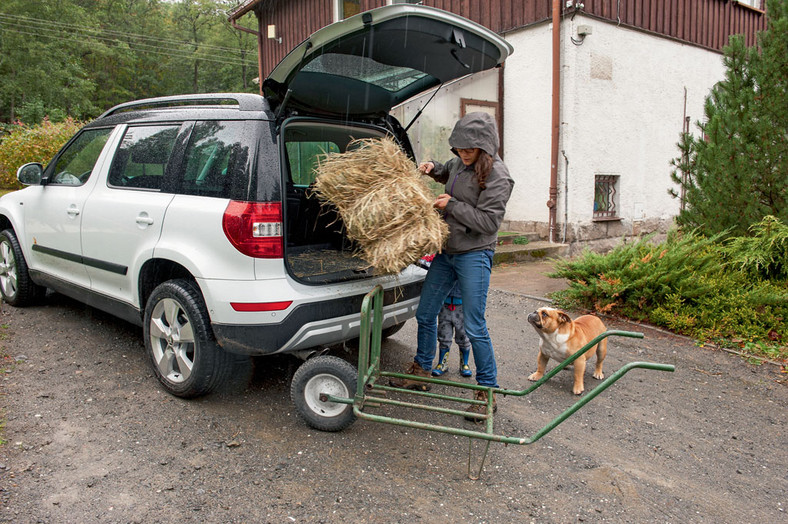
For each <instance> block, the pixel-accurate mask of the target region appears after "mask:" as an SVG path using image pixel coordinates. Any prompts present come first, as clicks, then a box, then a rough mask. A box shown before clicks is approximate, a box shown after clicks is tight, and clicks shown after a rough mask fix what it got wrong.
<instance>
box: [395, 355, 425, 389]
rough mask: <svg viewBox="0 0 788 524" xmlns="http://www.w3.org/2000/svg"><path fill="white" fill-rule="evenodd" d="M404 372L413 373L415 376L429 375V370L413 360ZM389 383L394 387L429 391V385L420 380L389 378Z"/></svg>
mask: <svg viewBox="0 0 788 524" xmlns="http://www.w3.org/2000/svg"><path fill="white" fill-rule="evenodd" d="M405 373H407V374H408V375H415V376H417V377H429V376H430V372H429V371H427V370H425V369H423V368H422V367H421V366H419V365H418V364H416V363H415V362H411V363H410V366H409V367H408V369H406V370H405ZM389 385H391V386H394V387H395V388H404V389H417V390H419V391H429V390H430V387H431V386H430V385H429V384H428V383H426V382H420V381H418V380H410V379H407V378H392V379H390V380H389Z"/></svg>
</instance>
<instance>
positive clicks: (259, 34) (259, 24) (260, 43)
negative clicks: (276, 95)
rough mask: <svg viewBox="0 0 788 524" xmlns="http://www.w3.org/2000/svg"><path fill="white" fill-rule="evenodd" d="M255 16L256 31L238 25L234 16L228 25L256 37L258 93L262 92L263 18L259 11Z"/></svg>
mask: <svg viewBox="0 0 788 524" xmlns="http://www.w3.org/2000/svg"><path fill="white" fill-rule="evenodd" d="M255 14H256V15H257V16H256V17H255V18H257V31H255V30H254V29H249V28H248V27H244V26H242V25H238V24H237V23H236V19H235V18H230V25H232V26H233V27H234V28H236V29H238V30H239V31H243V32H244V33H250V34H253V35H255V36H256V37H257V79H258V82H257V85H258V86H259V89H260V94H261V95H262V94H263V18H262V17H261V16H260V15H259V13H255Z"/></svg>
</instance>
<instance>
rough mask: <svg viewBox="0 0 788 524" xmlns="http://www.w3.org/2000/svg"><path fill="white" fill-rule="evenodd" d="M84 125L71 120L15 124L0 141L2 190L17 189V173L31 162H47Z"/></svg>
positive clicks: (0, 185) (0, 180) (0, 181)
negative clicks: (22, 166)
mask: <svg viewBox="0 0 788 524" xmlns="http://www.w3.org/2000/svg"><path fill="white" fill-rule="evenodd" d="M82 125H83V124H82V123H81V122H78V121H76V120H74V119H72V118H67V119H66V120H64V121H63V122H59V123H57V124H54V123H52V122H50V121H49V120H48V119H44V121H43V122H41V123H40V124H38V125H35V126H28V125H25V124H21V123H19V124H16V125H14V126H11V129H10V130H9V133H8V134H7V135H5V136H3V137H2V141H1V142H0V187H2V188H7V189H8V188H10V189H18V188H19V183H18V182H17V180H16V170H17V169H18V168H19V166H21V165H23V164H26V163H28V162H41V163H42V164H44V165H46V163H47V162H49V160H50V159H51V158H52V157H53V156H54V155H55V153H57V152H58V150H59V149H60V148H61V147H62V146H63V144H65V143H66V142H67V141H68V139H69V138H71V137H72V136H73V135H74V133H76V132H77V131H78V130H79V128H80V127H82Z"/></svg>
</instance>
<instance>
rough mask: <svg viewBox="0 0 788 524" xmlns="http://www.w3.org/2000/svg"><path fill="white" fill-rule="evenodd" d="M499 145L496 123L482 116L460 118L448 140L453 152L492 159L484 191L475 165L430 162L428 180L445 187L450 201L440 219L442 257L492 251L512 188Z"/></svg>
mask: <svg viewBox="0 0 788 524" xmlns="http://www.w3.org/2000/svg"><path fill="white" fill-rule="evenodd" d="M499 143H500V142H499V140H498V128H497V126H496V125H495V119H493V117H492V116H490V115H488V114H487V113H482V112H477V113H468V114H467V115H465V116H464V117H462V119H460V121H459V122H457V124H456V125H455V126H454V130H453V131H452V133H451V136H449V145H450V146H451V147H452V151H455V150H456V149H471V148H479V149H481V150H483V151H485V152H486V153H488V154H489V155H490V156H491V157H492V158H493V166H492V171H491V172H490V174H489V175H488V176H487V180H486V181H485V186H486V188H485V189H481V188H480V187H479V181H478V179H477V177H476V173H475V171H474V165H470V166H465V164H463V163H462V160H460V159H459V157H457V158H452V159H451V160H449V161H448V162H446V164H441V163H439V162H435V161H434V160H433V161H432V163H433V164H434V165H435V168H434V169H433V170H432V171H431V172H430V173H429V176H431V177H432V178H434V179H435V180H436V181H438V182H441V183H445V184H446V193H447V194H449V195H451V197H452V198H451V199H450V200H449V203H448V204H447V205H446V209H445V210H444V215H443V216H444V219H445V220H446V222H447V223H448V224H449V240H448V242H447V244H446V248H445V249H444V253H448V254H458V253H468V252H470V251H478V250H482V249H495V245H496V243H497V240H498V228H499V227H500V226H501V221H502V220H503V215H504V212H505V211H506V203H507V202H508V201H509V197H510V196H511V194H512V188H513V187H514V180H512V177H511V176H509V170H508V169H507V167H506V165H505V164H504V163H503V161H502V160H501V158H500V157H499V156H498V147H499ZM455 154H456V151H455Z"/></svg>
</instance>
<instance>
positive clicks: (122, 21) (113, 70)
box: [0, 0, 258, 135]
mask: <svg viewBox="0 0 788 524" xmlns="http://www.w3.org/2000/svg"><path fill="white" fill-rule="evenodd" d="M237 5H238V1H237V0H177V1H164V0H36V1H35V2H31V1H30V0H3V1H2V2H1V3H0V125H2V126H4V127H6V126H7V125H8V124H11V123H14V122H17V121H21V122H24V123H26V124H37V123H39V122H41V121H42V120H43V119H44V117H48V119H49V120H51V121H53V122H58V121H61V120H64V119H65V118H67V117H69V116H70V117H72V118H74V119H76V120H81V121H87V120H90V119H92V118H95V117H96V116H98V115H99V114H101V113H102V112H103V111H105V110H106V109H108V108H110V107H112V106H114V105H116V104H119V103H122V102H127V101H129V100H135V99H139V98H148V97H154V96H161V95H175V94H182V93H201V92H202V93H205V92H215V91H220V92H256V91H257V90H258V88H257V86H256V85H255V84H254V82H255V81H256V76H257V52H256V42H255V38H254V36H253V35H251V34H248V33H244V32H241V31H239V30H237V29H235V28H233V27H232V26H231V25H230V23H229V22H228V20H227V13H228V12H229V10H231V9H232V8H234V7H236V6H237ZM2 132H3V129H0V135H2Z"/></svg>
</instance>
